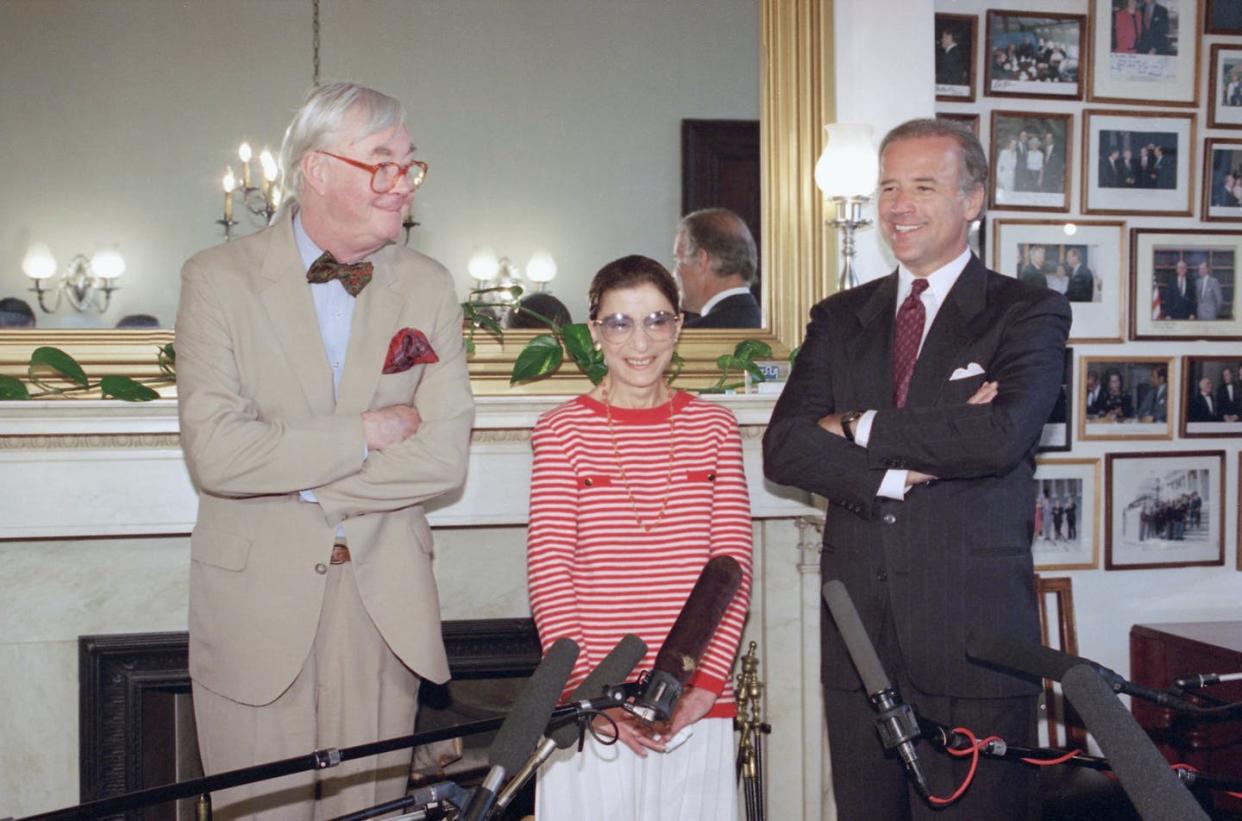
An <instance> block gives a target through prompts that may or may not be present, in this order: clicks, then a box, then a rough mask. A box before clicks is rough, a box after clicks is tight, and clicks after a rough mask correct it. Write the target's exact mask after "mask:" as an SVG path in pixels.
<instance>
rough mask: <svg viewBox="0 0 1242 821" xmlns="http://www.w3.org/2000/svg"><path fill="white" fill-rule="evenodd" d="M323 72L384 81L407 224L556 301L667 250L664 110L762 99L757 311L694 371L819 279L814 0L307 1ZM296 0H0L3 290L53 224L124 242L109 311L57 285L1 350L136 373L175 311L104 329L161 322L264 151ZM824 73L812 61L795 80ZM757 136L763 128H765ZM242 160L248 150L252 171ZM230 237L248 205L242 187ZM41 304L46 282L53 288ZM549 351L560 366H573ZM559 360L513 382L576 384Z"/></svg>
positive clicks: (547, 386) (670, 222)
mask: <svg viewBox="0 0 1242 821" xmlns="http://www.w3.org/2000/svg"><path fill="white" fill-rule="evenodd" d="M320 7H321V8H320V22H321V26H320V52H319V53H320V59H321V76H322V77H323V78H325V79H335V78H338V77H349V78H352V79H357V80H359V81H361V82H364V83H368V84H371V85H374V86H376V87H378V88H381V89H384V90H386V91H390V92H391V93H393V94H395V95H396V96H398V97H400V98H401V99H402V101H403V102H404V103H405V104H406V106H407V109H408V112H409V122H410V126H411V133H412V135H413V137H414V140H415V142H416V143H417V144H418V147H419V156H420V157H421V158H422V159H425V160H426V161H427V162H429V163H430V166H431V169H430V173H429V176H428V182H427V184H426V185H425V186H424V188H423V189H422V190H421V191H420V192H419V194H418V197H417V199H416V201H415V205H414V210H413V218H414V219H415V220H417V221H418V222H419V223H420V225H419V226H418V227H416V228H414V229H413V231H412V234H411V237H410V241H409V244H410V245H411V246H412V247H415V248H417V249H419V250H421V251H424V252H426V253H428V254H430V255H431V256H433V257H435V258H437V259H439V260H440V261H442V262H444V263H445V265H447V266H448V267H449V269H450V270H452V271H454V273H455V275H456V277H457V281H458V288H459V291H460V292H461V293H462V294H463V296H464V294H465V293H466V291H467V290H468V289H469V288H470V287H471V283H472V280H471V279H470V276H469V274H468V271H467V262H468V260H469V259H470V257H471V256H472V255H473V254H474V253H475V252H476V251H478V250H480V249H483V248H490V249H492V250H493V251H494V252H495V253H497V254H498V255H505V256H508V257H509V258H510V259H512V260H513V261H515V262H516V263H518V264H519V265H521V264H522V263H524V262H525V261H526V260H527V259H528V258H529V257H530V256H531V255H532V254H534V253H535V252H536V251H546V252H549V253H551V254H552V256H553V257H554V258H555V259H556V262H557V266H558V275H557V278H556V279H555V280H554V281H553V282H552V283H551V289H552V291H553V293H554V294H555V295H557V296H558V297H559V298H561V299H562V301H564V302H565V303H566V305H567V306H568V307H569V309H570V311H571V314H572V315H573V317H574V318H575V319H581V318H584V315H585V312H586V297H585V292H586V288H587V283H588V282H589V279H590V277H591V275H592V274H593V273H594V271H595V270H596V269H598V267H599V266H600V265H602V264H603V263H605V262H607V261H608V260H610V259H613V258H615V257H617V256H620V255H622V254H626V253H643V254H647V255H649V256H652V257H654V258H656V259H659V260H661V261H664V262H665V263H666V264H669V263H671V255H672V254H671V252H672V243H673V233H674V229H675V225H676V221H677V219H678V218H679V217H680V215H681V168H680V165H681V154H680V152H681V148H680V133H681V121H682V120H683V119H751V120H753V119H761V121H762V130H763V137H762V149H761V153H762V157H761V166H762V177H763V184H762V187H763V202H762V222H763V225H762V228H761V235H762V246H763V248H764V259H763V262H762V268H763V270H764V272H765V276H764V281H763V286H762V288H763V291H762V295H761V300H762V302H763V305H764V328H763V329H761V330H758V331H748V332H745V333H742V332H733V331H695V332H692V333H688V334H687V336H686V338H685V339H684V341H683V342H682V345H681V351H682V354H683V356H685V357H686V359H687V362H688V368H687V370H686V373H685V377H684V381H683V384H687V385H693V384H695V381H696V379H705V378H706V374H707V373H708V372H709V371H711V370H712V369H714V365H712V364H711V363H712V362H713V361H714V359H715V357H716V356H718V355H719V354H720V353H723V352H725V350H726V349H727V348H728V347H730V345H731V341H732V340H735V339H738V338H741V337H742V336H748V337H759V338H764V339H767V340H768V341H770V342H772V343H773V344H774V347H776V348H777V349H778V350H782V351H785V350H788V349H789V348H790V347H792V346H793V345H794V344H796V342H797V339H798V337H799V335H800V333H801V327H802V324H803V323H804V321H805V315H806V308H807V307H808V306H809V305H810V304H811V302H813V301H814V299H816V298H818V297H819V296H822V295H823V292H824V283H826V282H831V281H832V273H831V271H828V270H825V265H826V263H827V259H826V257H827V254H826V253H825V241H824V234H823V228H822V216H821V213H820V208H821V205H820V203H819V202H818V197H817V196H815V195H814V193H813V187H808V186H809V183H810V166H811V164H813V162H814V157H815V156H816V153H817V151H818V148H819V145H820V142H819V140H820V137H819V134H818V132H819V128H820V127H821V125H822V123H823V122H825V121H827V120H828V119H830V117H828V116H827V115H828V113H829V112H828V110H827V109H828V107H827V105H826V103H825V102H824V100H825V99H826V98H828V97H830V92H829V88H830V87H829V85H828V84H827V81H826V76H827V72H828V67H827V66H828V63H829V62H830V60H829V54H830V50H829V49H828V48H827V43H828V38H827V31H828V28H829V24H828V19H829V18H830V16H831V14H830V11H831V9H830V3H829V2H828V0H720V1H719V2H717V3H713V4H712V6H711V8H710V13H708V11H707V10H705V9H704V7H702V6H701V5H700V4H696V3H694V2H692V0H676V1H675V2H669V0H642V2H640V3H639V4H637V5H636V4H634V3H624V4H618V3H609V2H605V0H589V2H585V3H564V2H561V1H560V0H523V2H521V3H513V2H507V0H454V2H448V0H419V1H418V2H409V0H372V2H368V3H367V4H365V6H359V5H358V4H355V3H350V2H346V1H345V0H320ZM311 43H312V2H311V0H268V2H264V3H254V2H249V0H211V2H208V3H193V4H182V3H167V2H163V0H110V2H107V3H100V2H97V0H5V2H4V3H3V4H0V106H2V107H3V110H4V111H5V112H6V115H5V123H6V125H5V140H4V147H5V151H3V152H0V178H2V179H4V180H5V185H4V186H3V188H2V189H0V203H3V207H2V208H0V214H4V216H5V218H4V219H3V220H2V221H0V297H6V296H19V297H22V298H25V299H27V300H28V301H30V302H31V303H32V304H33V303H34V302H35V300H34V295H33V294H31V293H29V291H28V290H27V289H28V288H29V287H30V284H31V283H30V281H29V280H28V279H27V277H26V276H25V275H24V274H23V272H22V261H23V258H24V257H25V255H26V253H27V251H28V250H29V249H30V248H31V247H32V246H33V245H36V244H44V245H46V246H47V247H48V248H49V250H50V251H51V252H52V254H53V255H54V256H55V257H56V258H57V259H58V260H59V261H60V264H61V266H62V267H63V266H64V264H65V263H66V262H67V261H68V260H69V259H70V258H71V257H72V256H74V255H75V254H84V255H87V256H90V255H92V254H94V253H95V252H96V251H98V250H101V249H104V248H115V249H116V250H118V251H119V252H120V253H121V255H122V256H123V258H124V259H125V261H126V272H125V274H124V275H123V276H122V278H121V279H120V280H118V282H119V285H120V288H119V290H117V291H116V292H115V293H114V294H113V295H112V303H111V305H110V306H109V308H108V309H107V311H105V312H103V313H97V312H93V311H90V310H87V311H77V310H75V309H74V308H73V307H72V306H70V305H69V304H68V302H67V301H64V302H62V304H61V305H60V307H59V310H57V311H55V312H53V313H44V312H43V311H41V310H40V309H39V308H38V306H37V305H36V306H35V311H36V314H37V315H38V327H37V328H36V329H35V330H30V331H9V330H0V372H5V373H20V372H21V370H22V369H23V366H24V363H25V362H26V361H27V359H28V356H29V352H30V350H31V349H33V348H34V347H35V346H37V345H40V344H54V345H59V346H61V347H65V348H66V349H68V350H70V352H72V353H74V354H75V355H78V356H79V358H81V359H82V360H83V361H84V363H91V364H92V365H94V366H96V367H93V368H91V369H90V370H92V371H95V370H98V368H99V367H104V366H110V368H111V372H124V373H130V374H134V375H140V374H141V375H146V374H151V373H153V372H154V371H155V362H154V356H153V351H154V343H156V342H159V341H165V340H167V339H168V338H170V337H171V331H169V330H113V328H114V327H115V326H116V324H117V322H118V321H119V320H121V318H122V317H125V316H128V315H132V314H149V315H152V316H155V317H156V318H158V320H159V321H160V327H161V328H170V327H171V325H172V324H173V319H174V316H175V312H176V304H177V296H178V273H179V270H180V266H181V263H182V262H183V261H184V259H185V258H186V257H188V256H190V255H191V254H192V253H194V252H195V251H197V250H199V249H201V248H205V247H208V246H210V245H213V244H216V243H218V242H220V241H222V240H223V236H222V233H221V227H220V226H219V225H217V224H215V222H214V221H215V220H218V219H220V218H221V216H222V211H223V199H224V197H223V191H222V190H221V183H220V179H221V177H222V176H223V175H224V171H225V169H226V167H227V166H229V165H231V166H232V167H233V170H234V171H235V172H236V173H238V174H239V175H240V168H239V161H238V158H237V156H236V148H237V145H238V144H239V143H240V142H241V141H242V140H243V139H245V140H248V141H249V142H251V143H252V144H253V145H254V147H255V150H256V152H257V151H258V149H259V148H261V147H262V146H263V145H270V146H271V147H272V148H273V149H275V148H276V147H277V145H278V143H279V140H280V137H281V135H282V132H283V128H284V126H285V124H286V123H287V121H288V118H289V116H290V114H291V112H292V110H293V109H294V108H295V107H296V106H297V104H298V103H299V101H300V99H301V97H302V95H303V94H304V93H305V90H306V89H307V88H308V87H309V85H310V81H311V65H312V47H311ZM808 75H811V76H812V77H815V76H818V77H820V78H822V79H821V81H820V82H811V83H810V84H808V83H807V82H806V79H807V76H808ZM773 134H781V135H782V139H780V140H774V139H773V138H772V135H773ZM258 173H259V170H258V167H257V163H256V165H255V174H256V175H258ZM235 211H236V215H235V216H236V218H237V219H239V220H240V221H241V223H242V225H241V226H239V228H238V230H239V231H240V232H241V233H247V232H250V231H253V230H255V229H256V228H257V227H259V221H258V220H250V221H248V217H247V216H246V215H245V214H244V213H242V212H241V209H240V208H236V209H235ZM48 301H49V302H51V300H48ZM530 335H531V332H516V331H515V332H511V333H507V334H506V336H505V340H504V343H503V344H502V343H500V342H497V341H494V340H491V339H490V338H486V337H485V336H482V335H480V336H478V337H476V341H478V342H479V343H480V344H479V348H478V352H477V353H476V356H475V357H474V361H473V362H472V365H471V368H472V376H473V377H474V379H475V384H476V390H477V391H479V392H482V393H495V392H503V391H506V390H508V386H507V376H508V373H509V369H510V367H511V363H512V360H513V357H514V356H515V354H516V351H518V350H520V348H521V347H522V345H523V344H524V343H525V342H526V341H527V340H528V339H529V338H530ZM566 370H572V369H570V368H567V369H566ZM578 381H579V380H578V379H577V375H576V372H575V373H566V374H563V375H562V376H561V377H560V378H558V379H554V380H550V381H546V382H542V383H536V384H534V385H531V386H527V387H525V388H522V390H525V391H534V392H548V391H551V392H567V391H572V390H576V389H577V388H578V385H577V384H575V383H577V382H578Z"/></svg>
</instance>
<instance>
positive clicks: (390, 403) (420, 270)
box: [177, 83, 474, 819]
mask: <svg viewBox="0 0 1242 821" xmlns="http://www.w3.org/2000/svg"><path fill="white" fill-rule="evenodd" d="M403 121H404V114H403V112H402V110H401V106H400V104H399V103H398V102H397V101H396V100H394V99H392V98H391V97H387V96H385V95H383V94H380V93H379V92H376V91H373V90H371V89H367V88H363V87H361V86H357V85H354V84H349V83H337V84H333V85H329V86H323V87H320V88H318V89H316V90H315V91H314V92H312V93H311V95H310V96H309V97H308V98H307V101H306V103H305V104H304V105H303V107H302V108H301V109H300V110H299V111H298V113H297V114H296V115H295V116H294V119H293V122H292V123H291V124H290V126H289V130H288V132H287V133H286V135H285V143H284V146H283V149H282V153H283V159H284V167H285V173H286V183H287V186H288V188H289V189H290V190H289V193H290V195H291V197H292V201H291V203H290V204H289V205H288V207H286V208H285V209H284V213H283V215H282V216H281V217H280V218H279V219H278V220H277V222H276V224H275V225H273V226H271V227H270V228H267V229H266V230H263V231H260V232H258V233H256V234H253V235H251V236H249V237H246V238H245V239H242V240H238V241H236V242H232V243H228V244H225V245H222V246H218V247H216V248H212V249H210V250H207V251H204V252H202V253H200V254H198V255H196V256H195V257H193V258H191V259H190V260H189V261H188V262H187V263H186V264H185V268H184V270H183V272H182V290H181V308H180V312H179V314H178V319H177V371H178V379H177V384H178V393H179V396H180V411H181V435H182V445H183V447H184V449H185V454H186V460H187V462H188V463H189V466H190V470H191V473H192V475H193V477H194V480H195V482H196V484H197V486H198V489H199V499H200V501H199V513H198V524H197V526H196V527H195V529H194V535H193V537H192V539H191V558H192V563H191V570H190V675H191V678H192V679H193V683H194V706H195V716H196V719H197V723H198V735H199V746H200V748H201V751H202V754H203V762H204V765H205V768H206V769H207V771H208V772H220V771H223V770H229V769H233V768H237V767H242V766H247V765H250V764H255V763H260V762H264V761H268V760H273V759H280V758H285V757H289V756H294V755H301V754H305V753H307V752H309V751H311V750H312V749H315V748H323V747H345V746H351V745H355V744H360V743H364V742H368V741H373V740H376V739H378V738H387V737H393V736H399V735H404V734H407V733H410V732H412V730H413V722H414V714H415V711H416V709H417V704H418V701H417V696H418V685H419V677H420V676H421V677H425V678H427V679H430V680H432V681H436V682H442V681H444V680H445V679H447V678H448V665H447V661H446V658H445V654H444V646H443V643H442V640H441V636H440V617H439V602H438V598H437V594H436V586H435V580H434V578H433V576H432V569H431V532H430V530H429V528H428V526H427V520H426V517H425V516H424V513H423V504H424V503H425V502H426V501H427V500H429V499H432V498H434V497H436V496H439V495H441V494H443V493H445V492H446V491H448V490H451V489H453V488H455V487H457V486H458V485H459V484H461V482H462V480H463V478H464V473H465V464H466V449H467V445H468V442H469V436H470V427H471V423H472V421H473V412H474V411H473V403H472V400H471V395H470V384H469V379H468V376H467V373H466V366H465V353H464V350H463V345H462V335H461V323H462V315H461V310H460V308H459V306H458V303H457V299H456V296H455V293H454V287H453V281H452V278H451V277H450V275H449V274H448V272H447V271H446V270H445V269H444V268H443V267H442V266H441V265H439V264H438V263H436V262H435V261H434V260H432V259H429V258H428V257H425V256H423V255H421V254H418V253H415V252H414V251H410V250H408V249H406V248H404V247H401V246H398V245H394V244H392V241H393V240H394V239H395V238H396V237H397V236H398V234H399V232H400V230H401V223H402V214H403V212H404V210H405V208H406V206H407V205H408V204H409V202H410V200H411V198H412V196H413V192H414V190H415V189H416V188H417V187H418V185H419V184H420V183H421V182H422V180H423V178H424V176H425V174H426V166H425V165H424V164H423V163H421V162H418V161H416V160H414V159H413V151H414V147H413V145H412V144H411V142H410V136H409V133H408V131H407V130H406V127H405V125H404V123H403ZM409 761H410V755H409V751H405V753H390V754H385V755H383V756H379V757H378V760H377V759H376V758H368V759H360V760H357V761H353V762H346V763H345V764H343V765H341V766H339V767H336V768H332V769H329V770H325V771H323V772H322V773H319V774H304V775H295V776H288V777H285V778H283V779H280V780H276V781H267V782H261V783H259V784H255V785H251V786H248V787H242V788H237V789H234V790H229V791H226V792H224V793H222V794H220V795H218V796H217V797H216V806H217V807H218V808H223V809H224V812H223V813H219V814H218V815H217V817H255V816H263V817H269V818H290V819H293V818H297V819H306V818H311V817H312V816H313V817H315V818H323V817H331V816H335V815H339V814H342V813H345V812H350V811H354V810H358V809H363V808H365V807H369V806H371V805H373V804H377V803H379V802H381V801H385V800H388V799H391V798H395V797H399V796H400V795H401V794H402V793H403V792H404V789H405V786H406V777H407V774H408V770H409ZM226 805H227V806H226Z"/></svg>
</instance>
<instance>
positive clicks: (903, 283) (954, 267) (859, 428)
mask: <svg viewBox="0 0 1242 821" xmlns="http://www.w3.org/2000/svg"><path fill="white" fill-rule="evenodd" d="M970 254H971V252H970V248H969V247H967V248H966V249H965V250H964V251H962V253H961V254H959V255H958V256H957V257H955V258H954V259H953V260H951V261H950V262H948V263H947V264H946V265H944V266H942V267H940V268H937V269H936V270H935V271H932V272H931V273H930V274H928V275H927V289H926V290H925V291H923V295H922V296H921V297H920V299H921V300H922V301H923V310H924V312H925V314H926V316H925V317H924V319H923V336H922V338H920V339H919V351H920V352H922V350H923V343H924V342H926V341H927V332H928V331H930V330H931V327H932V323H933V322H935V321H936V314H937V313H939V312H940V306H941V305H943V304H944V301H945V299H946V298H947V297H948V296H949V291H951V290H953V286H954V284H956V283H957V278H958V277H960V276H961V275H962V271H964V270H966V263H968V262H970ZM913 284H914V274H912V273H911V272H910V270H909V269H908V268H906V266H905V265H899V266H897V304H896V305H894V306H893V313H894V315H896V313H897V311H899V310H900V309H901V303H903V302H905V300H906V297H908V296H910V291H911V290H912V289H913ZM917 362H918V359H917V358H916V359H915V363H916V364H917ZM874 421H875V411H874V410H869V411H867V412H866V413H864V414H863V415H862V416H861V417H859V418H858V421H857V422H855V423H854V442H855V444H858V445H861V446H862V447H864V448H865V447H866V446H867V442H868V441H870V439H871V425H872V423H873V422H874ZM908 475H909V471H906V470H889V471H885V473H884V479H883V480H882V481H881V482H880V488H879V490H877V491H876V495H877V496H883V497H885V498H888V499H904V498H906V490H907V488H906V478H907V476H908Z"/></svg>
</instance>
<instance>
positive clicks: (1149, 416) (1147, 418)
mask: <svg viewBox="0 0 1242 821" xmlns="http://www.w3.org/2000/svg"><path fill="white" fill-rule="evenodd" d="M1148 382H1149V383H1150V384H1148V386H1147V392H1146V393H1144V394H1143V400H1142V401H1141V402H1139V407H1138V420H1139V421H1140V422H1166V421H1168V418H1169V392H1168V391H1169V386H1168V383H1169V369H1168V368H1166V367H1165V366H1164V365H1157V366H1156V367H1154V368H1152V369H1151V376H1150V377H1148Z"/></svg>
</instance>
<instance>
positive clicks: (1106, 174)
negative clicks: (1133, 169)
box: [1100, 148, 1126, 188]
mask: <svg viewBox="0 0 1242 821" xmlns="http://www.w3.org/2000/svg"><path fill="white" fill-rule="evenodd" d="M1125 179H1126V174H1125V171H1124V170H1123V169H1122V165H1121V149H1120V148H1110V149H1109V150H1108V156H1107V157H1105V158H1104V159H1103V160H1101V161H1100V187H1101V188H1121V187H1122V186H1124V185H1125Z"/></svg>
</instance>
